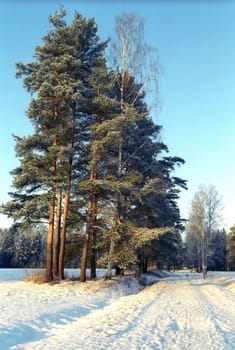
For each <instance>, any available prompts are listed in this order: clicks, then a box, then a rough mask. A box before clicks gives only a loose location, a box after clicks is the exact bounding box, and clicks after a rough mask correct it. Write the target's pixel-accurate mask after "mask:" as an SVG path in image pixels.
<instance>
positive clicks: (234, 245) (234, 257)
mask: <svg viewBox="0 0 235 350" xmlns="http://www.w3.org/2000/svg"><path fill="white" fill-rule="evenodd" d="M227 249H228V268H229V269H230V270H233V271H234V270H235V226H232V227H231V229H230V232H229V236H228V245H227Z"/></svg>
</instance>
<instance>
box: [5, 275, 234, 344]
mask: <svg viewBox="0 0 235 350" xmlns="http://www.w3.org/2000/svg"><path fill="white" fill-rule="evenodd" d="M28 273H29V272H28V271H26V270H6V269H0V349H1V350H8V349H26V350H29V349H32V350H37V349H43V350H49V349H51V350H60V349H63V350H65V349H66V350H75V349H76V350H79V349H81V350H83V349H84V350H86V349H89V350H93V349H94V350H98V349H103V350H107V349H108V350H110V349H118V350H121V349H123V350H124V349H125V350H126V349H128V350H129V349H130V350H142V349H143V350H147V349H156V350H160V349H161V350H204V349H205V350H217V349H218V350H234V349H235V307H234V305H235V272H213V273H212V272H209V273H208V275H207V277H206V279H205V280H204V279H203V278H202V276H201V274H197V273H189V272H186V271H182V272H175V273H168V274H164V275H163V277H165V278H160V277H162V275H160V277H159V275H158V274H155V275H152V274H146V275H144V276H143V278H142V279H141V280H138V279H135V278H132V277H128V278H127V277H126V278H122V279H121V278H120V279H113V280H106V281H105V280H103V279H100V280H98V281H95V282H91V281H88V282H87V283H78V282H75V281H72V280H67V281H65V282H63V283H61V284H52V285H49V284H41V285H36V284H33V283H29V282H25V281H24V280H23V277H24V275H25V274H28ZM67 273H68V275H69V276H75V275H76V274H77V271H72V270H69V271H67ZM102 273H103V271H100V276H101V275H102ZM144 284H145V285H146V284H147V286H145V287H143V285H144Z"/></svg>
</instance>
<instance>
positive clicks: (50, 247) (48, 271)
mask: <svg viewBox="0 0 235 350" xmlns="http://www.w3.org/2000/svg"><path fill="white" fill-rule="evenodd" d="M54 211H55V195H54V194H53V195H52V197H51V200H50V214H49V225H48V233H47V251H46V281H47V282H49V281H51V280H52V278H53V276H52V259H53V234H54Z"/></svg>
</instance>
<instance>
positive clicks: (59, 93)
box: [6, 7, 106, 280]
mask: <svg viewBox="0 0 235 350" xmlns="http://www.w3.org/2000/svg"><path fill="white" fill-rule="evenodd" d="M65 15H66V12H65V10H64V8H63V7H62V8H61V9H60V11H59V12H57V13H56V14H55V15H54V16H50V17H49V22H50V25H51V27H52V29H51V30H50V31H49V32H48V33H47V35H46V36H44V37H43V45H41V46H37V47H36V49H35V54H34V57H35V61H34V62H32V63H28V64H22V63H18V64H17V69H18V71H17V77H24V86H25V88H26V89H27V91H29V92H30V93H31V94H32V95H33V97H32V100H31V102H30V106H29V109H28V111H27V115H28V117H29V118H30V120H31V122H32V124H33V126H34V134H33V135H30V136H28V137H25V138H18V137H16V155H17V156H18V158H20V166H19V167H18V168H16V169H15V170H14V171H13V172H12V174H13V176H14V182H13V185H14V187H15V188H16V189H17V190H18V193H13V201H12V202H10V203H8V204H7V205H6V211H8V212H9V214H11V215H13V216H15V218H16V219H20V220H22V221H23V222H26V221H31V222H32V221H35V220H37V221H40V220H42V219H43V220H45V218H46V217H47V218H48V238H47V254H46V256H47V262H46V275H47V280H51V279H55V278H58V277H59V278H63V260H64V246H65V234H66V226H67V218H68V211H69V202H70V192H71V186H74V184H75V183H77V182H78V181H79V177H80V176H82V177H83V176H84V173H83V172H84V164H83V165H82V164H80V162H81V161H82V160H83V153H84V152H86V150H85V146H84V143H85V142H86V138H87V135H86V134H87V126H88V125H89V123H90V120H91V119H90V115H89V114H88V113H87V112H86V105H85V103H87V91H88V88H89V87H88V86H87V78H88V76H89V75H90V74H91V72H92V70H93V69H94V68H95V67H96V66H99V65H100V57H102V56H103V51H104V48H105V45H106V44H105V43H99V37H98V36H97V26H96V24H95V22H94V20H93V19H85V18H83V17H82V16H81V15H80V14H79V13H77V12H75V14H74V18H73V20H72V23H71V24H70V25H67V24H66V22H65V20H64V17H65ZM19 209H20V210H19Z"/></svg>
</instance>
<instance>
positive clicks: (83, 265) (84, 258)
mask: <svg viewBox="0 0 235 350" xmlns="http://www.w3.org/2000/svg"><path fill="white" fill-rule="evenodd" d="M92 208H93V193H91V194H90V197H89V200H88V212H87V222H86V233H85V241H84V244H83V249H82V262H81V272H80V282H86V267H87V257H88V250H89V244H90V239H91V230H92V212H93V210H92Z"/></svg>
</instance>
